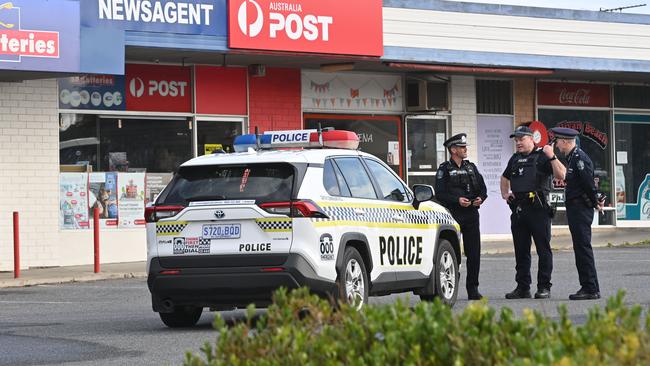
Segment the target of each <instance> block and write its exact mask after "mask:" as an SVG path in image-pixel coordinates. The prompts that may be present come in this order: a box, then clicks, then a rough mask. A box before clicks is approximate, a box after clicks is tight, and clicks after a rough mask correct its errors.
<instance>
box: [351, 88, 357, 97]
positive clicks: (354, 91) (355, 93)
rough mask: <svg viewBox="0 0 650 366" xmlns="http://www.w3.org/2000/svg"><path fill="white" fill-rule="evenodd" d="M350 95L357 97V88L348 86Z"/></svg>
mask: <svg viewBox="0 0 650 366" xmlns="http://www.w3.org/2000/svg"><path fill="white" fill-rule="evenodd" d="M350 97H352V98H359V89H352V88H350Z"/></svg>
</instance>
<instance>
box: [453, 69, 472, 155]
mask: <svg viewBox="0 0 650 366" xmlns="http://www.w3.org/2000/svg"><path fill="white" fill-rule="evenodd" d="M461 132H464V133H466V134H467V142H468V144H469V145H470V146H472V147H474V148H472V147H470V148H469V149H468V151H467V154H468V156H467V157H468V158H469V160H471V161H474V162H475V161H476V160H477V156H478V155H477V151H476V148H475V147H476V146H477V141H478V139H477V136H476V82H475V80H474V77H473V76H452V77H451V133H450V134H449V136H452V135H455V134H457V133H461Z"/></svg>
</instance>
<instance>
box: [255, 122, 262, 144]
mask: <svg viewBox="0 0 650 366" xmlns="http://www.w3.org/2000/svg"><path fill="white" fill-rule="evenodd" d="M260 145H261V144H260V131H259V127H258V126H255V146H256V147H257V150H259V149H260Z"/></svg>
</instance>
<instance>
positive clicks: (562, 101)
mask: <svg viewBox="0 0 650 366" xmlns="http://www.w3.org/2000/svg"><path fill="white" fill-rule="evenodd" d="M537 90H538V93H537V103H538V104H539V105H560V106H576V107H609V99H610V98H609V85H605V84H580V83H558V82H540V83H538V84H537Z"/></svg>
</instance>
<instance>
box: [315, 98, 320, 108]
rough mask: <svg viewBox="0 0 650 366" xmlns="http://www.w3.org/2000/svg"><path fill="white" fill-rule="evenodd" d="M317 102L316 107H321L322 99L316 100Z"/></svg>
mask: <svg viewBox="0 0 650 366" xmlns="http://www.w3.org/2000/svg"><path fill="white" fill-rule="evenodd" d="M315 102H316V106H317V107H320V99H316V100H315Z"/></svg>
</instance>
